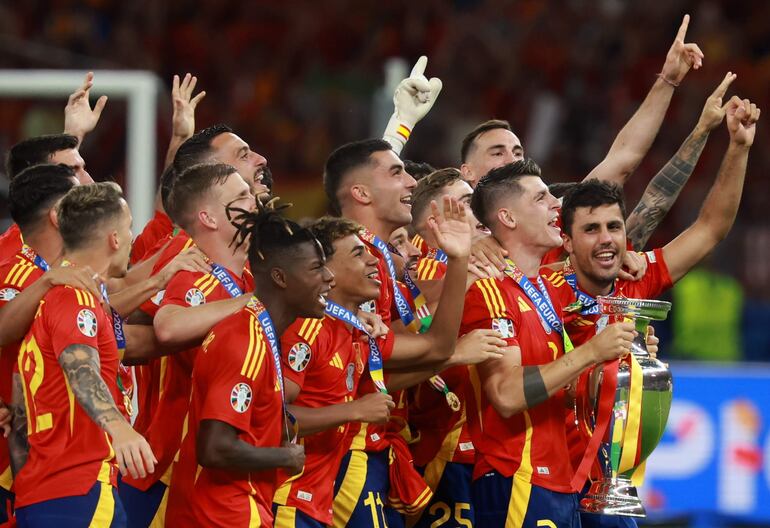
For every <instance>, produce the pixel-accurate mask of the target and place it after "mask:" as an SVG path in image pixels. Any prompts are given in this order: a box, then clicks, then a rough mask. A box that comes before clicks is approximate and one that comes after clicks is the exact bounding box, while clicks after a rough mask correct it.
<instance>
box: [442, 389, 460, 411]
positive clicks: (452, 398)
mask: <svg viewBox="0 0 770 528" xmlns="http://www.w3.org/2000/svg"><path fill="white" fill-rule="evenodd" d="M444 397H445V398H446V402H447V405H449V408H450V409H452V410H453V411H455V412H457V411H459V410H460V398H458V397H457V394H455V393H454V392H452V391H449V392H447V393H446V394H445V395H444Z"/></svg>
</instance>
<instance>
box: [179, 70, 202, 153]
mask: <svg viewBox="0 0 770 528" xmlns="http://www.w3.org/2000/svg"><path fill="white" fill-rule="evenodd" d="M197 82H198V78H197V77H195V76H194V75H190V74H189V73H188V74H186V75H185V76H184V79H182V82H181V83H180V82H179V76H178V75H174V80H173V82H172V85H171V102H172V103H173V105H174V116H173V118H172V121H171V123H172V128H173V132H172V133H173V134H174V136H176V137H179V138H183V139H187V138H189V137H190V136H192V135H193V134H194V133H195V108H196V107H197V106H198V103H200V102H201V101H202V100H203V98H204V97H206V92H200V93H198V95H196V96H195V97H193V96H192V94H193V91H194V90H195V85H196V83H197Z"/></svg>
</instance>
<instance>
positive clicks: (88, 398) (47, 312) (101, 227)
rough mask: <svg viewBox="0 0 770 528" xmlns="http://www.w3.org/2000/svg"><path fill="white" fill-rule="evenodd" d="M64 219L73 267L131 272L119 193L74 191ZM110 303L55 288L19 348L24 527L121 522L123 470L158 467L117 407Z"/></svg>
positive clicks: (19, 492) (16, 441)
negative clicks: (119, 487)
mask: <svg viewBox="0 0 770 528" xmlns="http://www.w3.org/2000/svg"><path fill="white" fill-rule="evenodd" d="M57 219H58V223H59V231H60V233H61V237H62V239H63V241H64V259H65V260H66V261H67V262H70V263H72V264H74V265H79V266H85V265H88V266H91V267H92V268H93V269H94V270H95V271H96V272H97V273H99V274H102V275H104V276H107V277H109V276H120V275H123V274H125V273H126V269H127V266H128V255H129V251H130V248H131V227H130V226H131V213H130V211H129V209H128V205H127V204H126V202H125V200H124V199H123V197H122V194H121V191H120V187H118V186H117V185H116V184H114V183H108V182H105V183H97V184H92V185H87V186H79V187H76V188H74V189H71V190H70V191H69V192H68V194H67V195H66V196H65V197H64V198H63V199H62V201H61V202H60V204H59V206H58V209H57ZM102 301H103V299H102V298H99V297H96V296H94V295H93V294H92V293H90V292H88V291H87V290H82V289H79V288H72V287H67V286H56V287H54V288H52V289H51V290H50V291H49V292H48V293H47V294H46V295H45V297H44V298H43V301H42V303H41V305H40V308H39V310H38V313H37V315H36V317H35V320H34V323H33V325H32V328H31V329H30V331H29V333H28V334H27V336H26V338H25V339H24V341H23V343H22V346H21V348H20V350H19V359H18V369H19V376H18V377H16V379H15V380H14V409H15V416H14V421H13V431H12V434H11V437H10V439H9V445H10V448H11V463H12V465H13V468H14V473H15V482H14V487H15V490H16V506H17V509H16V516H17V522H18V525H19V526H50V525H51V522H58V523H62V522H66V523H72V524H78V523H83V524H88V523H90V524H92V525H93V524H97V525H98V524H102V525H110V523H112V522H115V523H116V524H117V525H121V524H122V523H124V522H125V513H124V511H123V508H122V506H121V504H120V500H119V499H118V498H117V493H116V491H115V489H114V487H115V485H116V479H117V469H118V468H119V469H120V471H121V473H123V474H124V475H125V474H127V473H131V474H132V475H134V476H140V475H141V476H144V475H146V474H147V473H148V472H150V473H151V472H152V471H153V470H154V463H155V457H154V456H153V454H152V450H151V449H150V447H149V445H148V444H147V442H146V441H145V440H144V438H142V437H141V436H140V435H139V434H137V433H136V432H135V431H134V430H133V429H132V428H131V425H130V424H129V423H128V421H127V420H126V419H125V418H124V417H123V414H122V413H121V412H120V410H119V409H118V407H117V405H116V404H115V398H118V397H119V395H120V393H119V392H118V387H117V382H116V381H117V378H118V373H117V369H118V363H119V358H118V349H117V344H116V338H117V337H119V336H118V335H116V334H115V333H114V332H113V324H112V320H111V318H110V314H109V313H108V311H107V309H106V308H105V306H104V305H103V304H102ZM21 401H23V404H19V403H21Z"/></svg>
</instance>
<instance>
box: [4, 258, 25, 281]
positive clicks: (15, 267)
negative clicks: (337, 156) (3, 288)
mask: <svg viewBox="0 0 770 528" xmlns="http://www.w3.org/2000/svg"><path fill="white" fill-rule="evenodd" d="M22 264H23V262H17V263H16V264H14V265H13V266H11V269H10V270H9V271H8V275H6V276H5V280H4V281H3V282H7V283H9V284H13V283H12V282H11V277H13V275H14V274H15V273H16V272H17V271H18V269H19V266H21V265H22Z"/></svg>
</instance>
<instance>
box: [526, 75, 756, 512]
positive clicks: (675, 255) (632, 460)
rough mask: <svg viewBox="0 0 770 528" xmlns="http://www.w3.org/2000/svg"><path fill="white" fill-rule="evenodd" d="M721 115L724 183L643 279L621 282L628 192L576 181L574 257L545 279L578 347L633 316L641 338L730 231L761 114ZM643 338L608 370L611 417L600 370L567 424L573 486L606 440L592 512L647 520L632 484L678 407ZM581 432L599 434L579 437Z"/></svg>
mask: <svg viewBox="0 0 770 528" xmlns="http://www.w3.org/2000/svg"><path fill="white" fill-rule="evenodd" d="M728 76H729V74H728ZM718 104H720V105H721V100H719V101H718ZM722 110H723V112H724V113H725V114H726V116H727V127H728V131H729V133H730V143H729V146H728V148H727V152H726V153H725V156H724V158H723V160H722V164H721V167H720V169H719V172H718V174H717V177H716V180H715V182H714V184H713V185H712V188H711V190H710V192H709V194H708V196H707V198H706V200H705V201H704V203H703V206H702V208H701V210H700V213H699V215H698V218H697V219H696V221H695V222H694V223H693V225H692V226H690V227H689V228H688V229H686V230H685V231H683V232H682V233H681V234H680V235H679V236H678V237H676V238H675V239H674V240H672V241H671V242H669V243H668V244H667V245H666V246H664V247H663V248H658V249H655V250H653V251H648V252H647V253H645V258H646V260H647V263H648V271H647V274H646V275H645V277H644V278H643V279H642V280H641V281H639V282H629V281H624V280H620V279H618V271H619V269H620V266H621V264H620V263H621V260H622V258H623V256H624V254H625V252H626V230H625V223H624V218H625V210H624V203H623V195H622V190H621V189H620V188H618V187H617V186H614V185H612V184H607V183H604V182H599V181H597V180H589V181H586V182H583V183H580V184H578V185H576V186H575V187H574V188H572V189H571V190H570V192H569V193H568V194H567V195H566V196H565V198H564V203H563V207H562V224H563V229H564V232H563V237H564V248H565V250H566V251H567V252H568V253H569V260H568V261H567V263H566V265H565V267H564V269H563V270H562V271H560V272H556V273H554V272H552V271H551V270H547V268H543V269H542V270H541V273H542V274H543V276H544V277H548V279H549V280H550V281H551V282H553V283H555V284H556V285H558V286H559V287H560V289H568V290H572V291H573V292H574V293H575V295H576V298H577V301H576V302H575V303H574V304H573V305H571V306H569V307H568V308H567V312H571V314H570V315H569V316H568V317H569V319H570V320H569V321H568V322H566V323H565V327H566V329H567V332H568V334H569V336H570V338H571V339H572V342H573V343H574V344H575V345H580V344H582V343H584V342H586V341H587V340H589V339H591V338H592V337H593V336H595V335H596V334H597V333H599V332H601V331H602V330H603V329H604V327H605V325H606V324H607V322H608V320H610V321H611V320H612V318H613V317H617V316H621V318H623V317H625V318H627V317H628V316H633V318H634V319H635V320H636V330H637V331H638V332H643V331H644V330H645V329H646V327H647V324H648V323H649V321H650V320H656V319H664V318H665V315H666V312H667V311H668V309H669V308H670V304H669V303H663V302H660V301H644V299H651V298H654V297H657V296H658V295H660V294H661V293H662V292H663V291H665V290H667V289H668V288H670V287H671V286H672V285H673V284H674V283H675V282H676V281H678V280H679V279H681V278H682V277H683V276H684V275H685V274H686V273H687V272H688V271H689V270H690V269H692V268H693V267H694V266H695V265H697V264H698V263H699V262H700V261H701V260H702V259H703V258H705V257H706V256H707V255H708V254H709V253H710V252H711V251H712V250H713V249H714V247H715V246H716V245H717V244H718V243H719V242H720V241H721V240H722V239H724V237H725V236H726V235H727V233H728V232H729V230H730V228H731V227H732V225H733V222H734V220H735V216H736V213H737V210H738V206H739V204H740V199H741V194H742V190H743V182H744V177H745V174H746V165H747V160H748V154H749V150H750V148H751V145H752V143H753V141H754V135H755V131H756V127H755V123H756V122H757V120H758V119H759V115H760V111H759V109H758V108H757V107H756V105H754V104H752V103H751V102H750V101H748V100H747V99H744V100H741V99H739V98H738V97H733V98H732V99H730V100H729V101H728V102H727V103H726V104H725V105H724V106H723V107H722ZM607 296H610V297H607ZM643 342H644V340H643V336H642V337H641V338H637V340H636V342H635V344H634V347H633V349H632V351H633V352H634V353H633V354H632V355H631V356H630V357H629V358H627V359H626V360H624V362H622V363H621V366H620V369H619V370H618V367H617V363H615V365H614V368H615V370H614V371H612V374H610V371H609V370H607V369H605V370H604V372H603V374H602V375H603V377H604V380H603V382H602V389H601V392H602V393H603V394H606V393H610V394H609V396H608V397H607V398H606V399H605V402H606V403H605V408H604V412H603V411H602V409H601V407H602V403H601V401H602V397H601V395H600V394H599V392H600V389H599V388H598V386H597V378H598V377H599V374H598V373H597V374H596V375H594V376H590V375H589V374H588V373H584V375H583V376H581V378H580V380H579V382H578V383H577V385H578V403H576V405H575V410H574V418H572V416H569V417H568V420H567V421H568V422H574V424H575V425H576V426H577V427H572V428H570V426H569V425H568V426H567V429H568V431H567V436H568V438H569V442H570V448H571V453H572V455H573V460H572V461H573V466H574V469H575V470H576V471H577V475H576V477H575V479H574V480H573V484H575V485H576V486H578V487H581V482H579V479H580V477H582V478H583V482H582V483H584V482H585V477H586V473H587V471H588V470H589V469H590V466H591V465H592V464H593V463H594V460H595V455H596V452H597V449H599V447H600V446H599V443H600V442H602V446H601V451H600V457H599V458H600V460H601V461H602V464H600V465H601V466H602V467H601V475H597V474H596V473H594V474H593V475H592V477H593V478H592V480H595V482H594V484H593V486H592V487H591V489H590V490H589V491H588V493H587V495H586V497H585V498H584V499H583V501H582V502H581V507H582V509H583V511H585V512H590V513H612V514H616V515H624V516H632V517H638V516H644V508H643V507H642V506H641V502H640V501H639V500H638V498H637V497H636V490H635V489H633V488H632V487H631V486H632V484H636V483H637V482H639V481H640V480H641V476H642V475H643V462H644V460H645V459H646V457H647V456H648V455H649V454H650V453H651V452H652V450H653V449H654V447H655V446H656V445H657V443H658V441H659V440H660V437H661V435H662V434H663V429H664V427H665V423H666V419H667V417H668V410H669V408H670V405H671V375H670V373H669V372H668V369H667V367H666V366H665V365H663V364H662V363H660V362H657V361H656V360H654V359H651V358H649V356H648V355H647V354H646V352H645V351H644V345H643ZM608 366H609V363H608ZM653 378H655V380H654V381H653ZM610 379H611V380H612V381H611V382H610V381H609V380H610ZM615 387H617V390H616V389H615ZM612 393H614V394H612ZM613 396H615V398H613ZM581 398H582V400H581ZM580 402H582V403H580ZM570 414H571V413H570ZM607 428H608V429H609V431H607V432H606V434H605V430H606V429H607ZM581 429H582V432H583V433H586V432H588V433H591V434H584V435H581V434H578V430H581ZM597 433H598V434H597ZM589 437H591V438H594V437H595V441H594V442H593V443H589ZM599 437H601V438H599ZM576 454H577V455H578V456H577V457H575V455H576ZM637 477H638V478H637ZM582 521H583V525H584V526H586V525H589V526H590V525H595V524H600V523H599V519H598V518H596V517H594V516H592V515H583V517H582ZM601 524H602V525H604V524H606V523H601ZM629 524H633V523H632V522H631V523H629Z"/></svg>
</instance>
